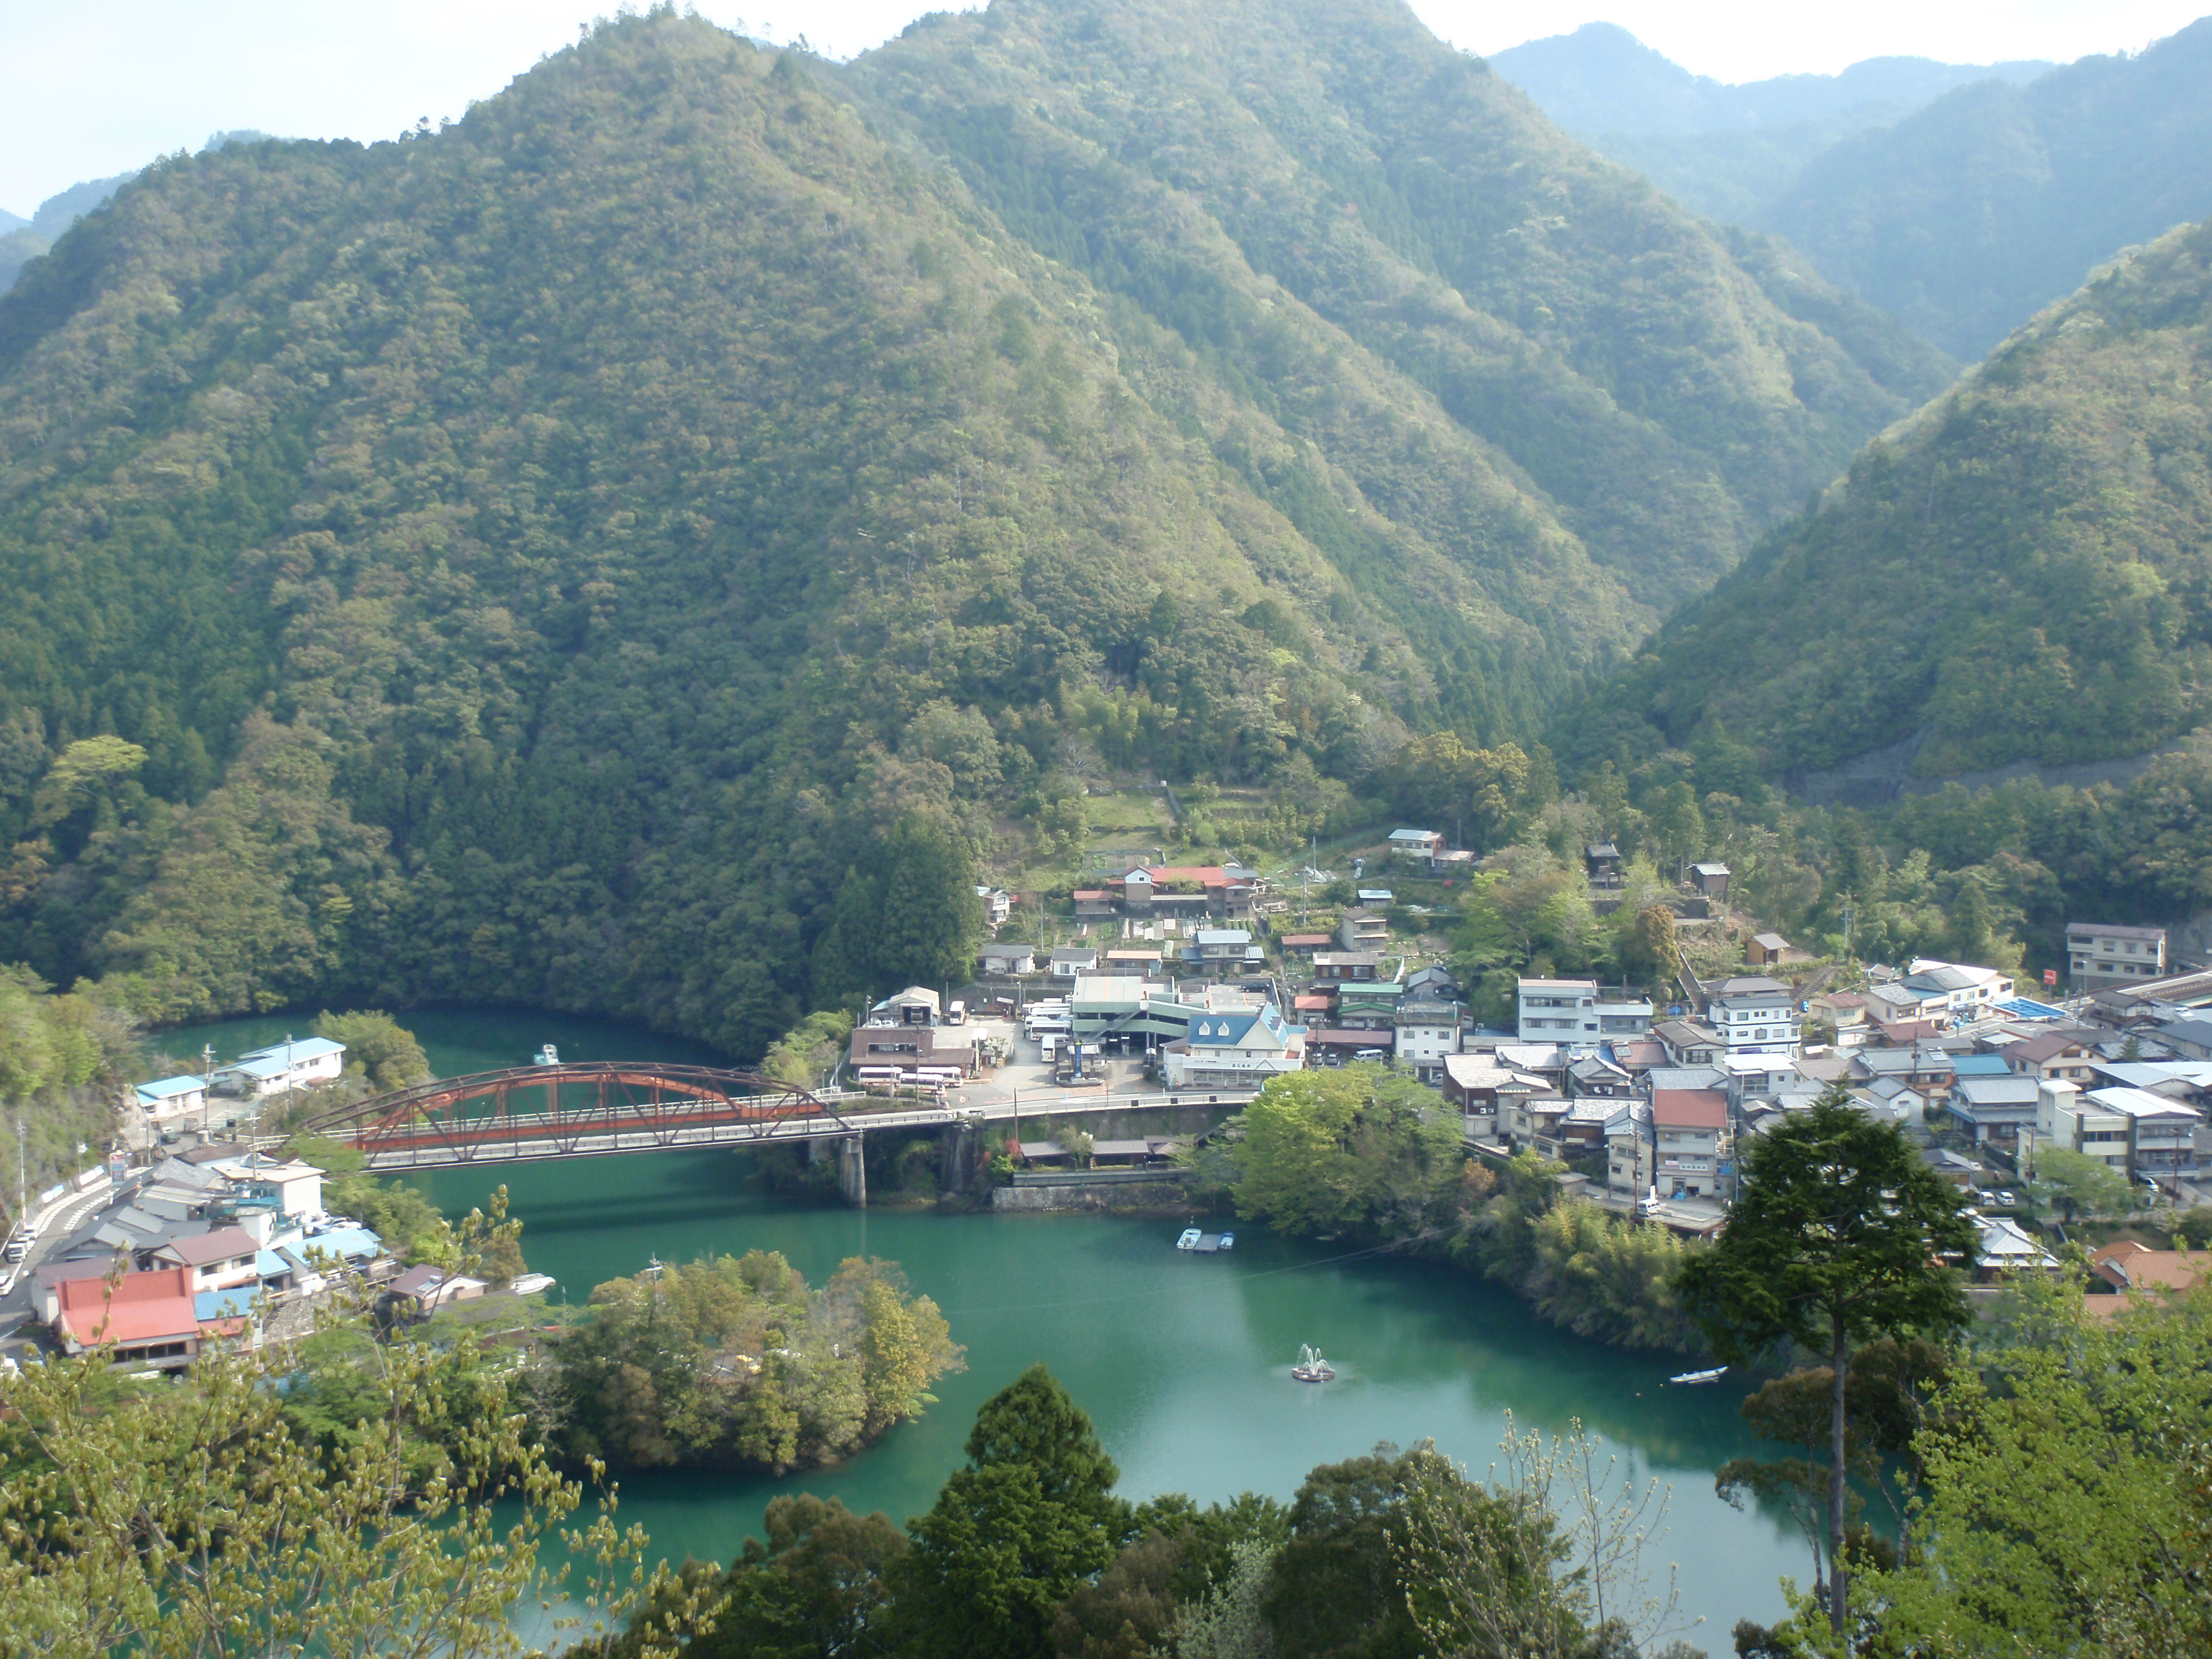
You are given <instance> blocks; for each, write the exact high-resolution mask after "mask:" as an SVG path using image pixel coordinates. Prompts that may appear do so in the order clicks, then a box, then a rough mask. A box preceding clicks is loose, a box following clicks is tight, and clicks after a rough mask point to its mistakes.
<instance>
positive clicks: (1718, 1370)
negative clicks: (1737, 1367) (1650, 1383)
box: [1667, 1365, 1728, 1385]
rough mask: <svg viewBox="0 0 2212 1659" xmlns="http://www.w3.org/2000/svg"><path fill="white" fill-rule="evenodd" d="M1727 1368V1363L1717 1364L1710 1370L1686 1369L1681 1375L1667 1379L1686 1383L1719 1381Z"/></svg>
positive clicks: (1672, 1381)
mask: <svg viewBox="0 0 2212 1659" xmlns="http://www.w3.org/2000/svg"><path fill="white" fill-rule="evenodd" d="M1726 1370H1728V1367H1727V1366H1725V1365H1716V1366H1714V1367H1713V1368H1712V1370H1709V1371H1684V1372H1683V1373H1682V1374H1681V1375H1680V1376H1670V1377H1668V1379H1667V1380H1668V1382H1669V1383H1683V1384H1686V1385H1687V1384H1693V1383H1717V1382H1719V1381H1720V1380H1721V1376H1722V1375H1723V1373H1724V1372H1725V1371H1726Z"/></svg>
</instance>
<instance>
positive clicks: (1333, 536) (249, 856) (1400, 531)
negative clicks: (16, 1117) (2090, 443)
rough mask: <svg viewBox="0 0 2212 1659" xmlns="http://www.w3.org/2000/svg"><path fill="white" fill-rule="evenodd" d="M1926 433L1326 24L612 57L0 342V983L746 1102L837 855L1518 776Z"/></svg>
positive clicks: (1702, 264)
mask: <svg viewBox="0 0 2212 1659" xmlns="http://www.w3.org/2000/svg"><path fill="white" fill-rule="evenodd" d="M1941 374H1942V365H1941V362H1940V360H1938V359H1936V357H1935V356H1934V355H1933V354H1932V353H1930V352H1929V351H1928V350H1927V349H1925V348H1922V347H1919V346H1917V345H1916V344H1915V343H1913V342H1911V340H1910V339H1909V338H1907V337H1905V336H1903V335H1902V334H1901V333H1899V332H1898V331H1894V330H1893V329H1890V328H1887V326H1886V325H1883V324H1882V323H1881V322H1880V321H1878V320H1877V319H1875V318H1874V317H1873V315H1872V314H1871V313H1869V312H1868V311H1867V310H1865V309H1864V308H1863V307H1858V306H1857V305H1856V303H1855V302H1852V301H1848V300H1846V299H1844V298H1843V297H1842V296H1841V295H1838V294H1837V293H1836V292H1835V291H1834V290H1832V289H1827V288H1826V287H1825V286H1824V285H1822V284H1820V283H1819V282H1818V281H1817V280H1816V279H1814V278H1812V277H1810V276H1808V274H1807V273H1805V272H1804V270H1802V267H1797V266H1794V265H1793V264H1791V262H1790V259H1789V258H1788V256H1787V255H1786V253H1785V252H1784V251H1782V250H1779V249H1778V248H1777V247H1775V246H1772V245H1771V244H1766V243H1759V242H1755V241H1752V240H1740V241H1737V242H1733V243H1732V242H1730V241H1728V240H1723V238H1722V237H1721V236H1719V235H1718V234H1717V233H1715V232H1714V231H1713V230H1711V228H1709V227H1706V226H1705V225H1703V224H1701V223H1699V222H1697V221H1695V220H1692V219H1691V218H1690V217H1688V216H1686V215H1685V214H1683V213H1682V212H1681V211H1680V210H1678V209H1676V208H1674V206H1673V205H1672V204H1669V203H1668V202H1667V201H1666V200H1665V199H1664V198H1662V197H1660V196H1659V195H1658V194H1657V193H1656V191H1652V190H1651V189H1650V187H1649V186H1648V185H1644V183H1643V182H1642V181H1640V180H1638V179H1633V178H1632V177H1630V176H1629V175H1627V174H1626V173H1622V172H1621V171H1620V170H1619V169H1617V168H1615V167H1612V166H1610V165H1609V164H1607V163H1605V162H1602V161H1599V160H1597V159H1596V158H1595V157H1593V156H1591V155H1589V154H1588V153H1587V152H1586V151H1583V150H1582V149H1579V148H1577V146H1575V145H1574V144H1572V143H1571V142H1569V141H1567V140H1565V139H1564V138H1563V137H1560V136H1559V134H1558V133H1557V132H1556V131H1553V129H1551V128H1550V127H1549V126H1548V125H1546V124H1545V123H1544V122H1543V121H1542V120H1541V118H1540V117H1538V116H1537V115H1536V113H1535V112H1534V110H1533V109H1532V108H1531V107H1530V106H1528V103H1527V101H1526V100H1524V99H1522V97H1521V96H1520V94H1517V93H1515V92H1513V91H1511V90H1510V88H1506V87H1505V86H1504V84H1503V83H1502V82H1498V80H1497V79H1496V78H1495V77H1494V76H1491V75H1490V74H1489V73H1488V72H1487V70H1485V69H1484V68H1483V67H1482V66H1481V65H1480V64H1476V63H1473V62H1470V61H1468V60H1467V59H1465V58H1462V57H1461V56H1459V55H1458V54H1456V53H1455V52H1450V51H1449V50H1448V49H1446V48H1444V47H1443V46H1440V45H1439V44H1438V43H1437V42H1436V41H1435V40H1433V39H1432V38H1431V37H1430V36H1429V35H1428V34H1427V33H1425V31H1423V30H1421V29H1420V28H1419V25H1418V24H1417V23H1415V22H1414V21H1413V20H1412V18H1411V16H1410V15H1409V14H1407V13H1406V12H1405V11H1403V9H1401V8H1400V7H1398V6H1396V5H1395V4H1386V3H1383V0H1367V3H1363V4H1359V5H1356V6H1352V7H1350V8H1346V7H1344V6H1337V5H1331V6H1324V5H1322V4H1320V3H1318V0H1273V3H1259V0H1243V3H1235V4H1228V5H1223V6H1217V7H1212V8H1209V9H1206V11H1205V12H1204V13H1202V14H1197V15H1194V14H1193V13H1192V12H1191V11H1190V9H1188V8H1184V7H1170V6H1167V5H1164V4H1160V5H1152V4H1146V3H1140V0H1120V3H1109V4H1089V5H1083V6H1077V5H1074V4H1066V5H1059V4H1054V5H1039V4H1010V3H1006V0H1001V3H1000V4H999V5H997V6H995V7H994V9H992V10H991V11H990V12H989V13H987V14H985V15H981V16H975V15H965V16H957V17H944V16H939V17H936V18H933V19H929V20H926V21H924V22H923V23H922V24H921V25H918V26H916V27H915V29H913V30H911V31H909V33H908V37H907V38H906V39H904V40H901V41H899V42H896V43H894V44H893V45H892V46H890V47H887V48H885V49H884V51H882V52H878V53H877V54H873V55H872V56H871V57H869V58H866V59H863V60H861V61H860V63H858V64H854V65H851V66H848V67H847V68H845V69H842V70H833V69H832V68H830V67H829V66H827V65H823V64H818V63H813V64H810V63H808V62H806V61H805V60H803V59H802V58H799V57H796V56H793V55H789V54H775V53H771V52H759V51H756V50H755V49H754V48H753V47H752V46H750V45H748V44H746V43H744V42H742V41H739V40H735V39H733V38H732V37H730V36H728V35H726V34H723V33H720V32H719V31H717V30H715V29H714V28H712V27H709V26H708V25H707V24H705V23H703V22H701V21H696V20H692V19H684V18H679V17H677V16H675V15H672V14H671V12H669V11H666V10H663V11H660V12H656V13H655V14H653V15H650V16H646V17H632V18H627V19H623V20H619V21H616V22H614V23H612V24H609V25H607V26H605V27H601V28H599V29H598V30H597V31H596V32H594V33H592V35H591V36H590V37H589V38H588V39H586V40H585V41H584V42H582V43H581V44H580V45H579V46H577V47H575V48H574V49H572V50H570V51H568V52H562V53H561V54H558V55H556V57H554V58H550V59H548V60H546V61H545V62H544V63H542V64H540V65H539V66H538V68H537V69H535V70H532V72H531V73H530V74H529V75H527V76H524V77H522V78H521V79H520V81H518V82H516V83H515V84H514V86H513V87H512V88H510V89H509V90H508V91H507V92H506V93H505V94H501V96H500V97H498V98H495V99H493V100H489V101H488V102H486V103H483V104H481V105H479V106H476V107H474V108H473V109H472V110H471V112H470V113H469V115H468V117H467V118H465V120H463V121H462V122H460V123H459V124H457V125H453V126H452V127H451V128H449V129H447V130H446V131H441V132H440V133H438V134H436V135H428V134H426V135H425V136H423V137H420V138H418V139H414V140H410V141H407V142H402V143H387V144H380V145H377V146H374V147H373V148H369V149H362V148H361V147H359V146H356V145H353V144H348V143H333V144H313V143H293V144H279V143H256V144H248V145H232V146H228V147H224V148H220V149H214V150H211V151H210V152H206V153H203V154H202V155H197V156H193V157H189V158H184V157H179V158H173V159H171V160H168V161H163V162H161V163H160V164H158V165H157V166H156V167H154V168H152V169H149V172H147V173H144V174H143V175H141V176H140V177H138V178H137V179H135V180H133V181H132V182H131V184H129V185H125V187H124V188H123V189H122V190H120V191H118V192H117V194H116V195H115V197H113V199H112V201H111V202H110V203H109V204H108V205H107V206H106V209H105V210H102V211H100V212H99V213H97V214H94V215H92V216H89V217H88V218H86V219H85V220H83V221H82V222H80V223H79V224H78V225H77V226H76V228H73V229H72V230H71V231H70V233H69V234H66V235H64V237H63V238H62V239H61V240H59V241H58V243H57V244H56V246H55V247H54V249H53V251H52V253H51V254H50V255H49V256H48V257H46V258H43V259H40V260H38V261H36V262H34V263H33V264H31V265H30V266H29V267H27V270H25V272H24V275H23V277H22V279H21V283H19V284H18V286H17V287H16V289H15V290H14V291H13V292H12V293H10V294H9V295H7V296H6V297H5V298H4V299H0V847H12V848H13V851H12V852H11V853H10V854H8V855H7V862H6V864H5V866H4V879H0V960H13V959H21V960H25V961H27V962H29V963H32V964H33V966H34V967H36V968H37V969H38V970H39V971H40V972H41V973H42V974H44V975H46V977H47V978H49V979H51V980H53V981H57V982H60V983H64V984H66V983H70V982H73V981H75V980H76V978H77V977H78V976H79V975H97V976H106V977H107V978H108V979H109V980H110V981H112V984H113V985H114V986H115V987H119V988H120V989H121V990H122V992H123V993H124V994H126V995H127V996H128V997H129V998H130V1000H131V1001H132V1003H133V1004H134V1006H137V1007H138V1008H140V1009H141V1010H142V1011H143V1012H146V1013H148V1014H149V1015H151V1016H153V1017H155V1018H179V1017H183V1016H186V1015H191V1014H200V1013H210V1012H220V1011H226V1010H231V1009H238V1008H245V1007H252V1006H283V1005H284V1004H286V1003H289V1002H291V1001H294V1000H301V999H305V998H308V997H311V996H317V995H325V994H331V993H332V992H333V991H335V990H338V989H343V990H344V991H347V992H357V993H360V994H362V995H364V996H367V997H374V998H376V999H380V1000H391V1001H399V1002H404V1001H406V1000H414V999H422V998H446V999H454V1000H477V1001H502V1002H511V1003H518V1004H526V1005H535V1006H555V1007H568V1008H577V1009H597V1010H604V1011H608V1012H623V1013H629V1014H635V1015H639V1016H642V1017H644V1018H649V1019H652V1020H654V1021H657V1022H659V1023H661V1024H666V1025H671V1026H677V1027H681V1028H683V1029H685V1030H690V1031H693V1032H696V1033H698V1034H700V1035H702V1036H707V1037H708V1038H710V1039H712V1040H714V1041H717V1042H721V1043H723V1044H725V1045H726V1046H727V1047H728V1048H731V1049H732V1050H733V1051H735V1052H737V1053H739V1054H755V1053H757V1052H759V1050H760V1048H762V1047H763V1045H764V1044H765V1043H766V1042H767V1041H768V1040H769V1038H771V1037H772V1036H775V1034H776V1033H778V1032H779V1031H781V1030H783V1029H784V1028H785V1027H786V1026H787V1025H788V1024H791V1022H792V1019H793V1015H794V1014H795V1013H796V1012H799V1011H800V1010H801V1009H802V1008H803V1007H804V1006H805V1001H804V1000H805V997H806V996H807V995H808V994H810V990H811V986H810V955H811V952H812V951H813V950H814V947H815V945H816V943H817V934H818V933H820V931H821V929H822V928H823V926H824V924H825V922H826V921H827V919H828V917H829V914H830V911H831V908H832V906H831V901H832V898H833V896H836V895H837V894H838V893H839V892H840V891H841V890H842V891H843V892H844V893H845V894H846V896H847V897H848V901H849V900H850V899H851V898H852V896H853V895H854V893H855V892H857V891H860V890H858V889H855V888H854V886H853V885H852V884H850V883H849V882H848V881H847V880H846V872H847V871H848V867H850V866H853V865H854V864H855V863H860V864H866V863H868V862H869V861H870V860H871V857H872V852H871V849H872V848H877V847H878V846H879V845H880V844H881V842H882V838H883V837H884V836H887V835H889V834H890V833H891V832H892V830H893V829H895V828H896V827H897V826H900V825H902V824H903V825H911V824H912V823H916V822H918V821H922V820H927V821H931V822H935V823H945V824H949V825H953V826H957V827H958V828H959V829H962V830H963V831H964V832H965V834H966V835H967V836H969V839H970V841H971V842H974V843H977V844H981V845H986V846H987V845H988V844H989V843H990V842H991V839H992V837H993V836H994V833H1000V832H999V831H994V820H996V821H998V822H999V823H1004V822H1005V821H1006V819H1007V818H1009V817H1018V816H1019V815H1020V814H1022V813H1023V812H1025V811H1028V812H1036V811H1042V810H1043V808H1042V807H1041V806H1040V805H1039V803H1040V802H1048V801H1049V800H1050V799H1054V798H1055V796H1054V792H1055V791H1065V790H1066V788H1068V787H1070V786H1069V784H1068V781H1067V780H1066V777H1065V776H1064V775H1062V769H1063V768H1065V767H1068V766H1071V765H1079V763H1081V761H1082V757H1084V756H1085V755H1086V754H1088V755H1090V756H1091V757H1094V759H1095V757H1097V755H1098V754H1099V753H1100V752H1101V751H1103V753H1104V754H1105V755H1106V757H1108V758H1109V759H1110V760H1113V761H1115V762H1117V763H1124V764H1131V765H1133V764H1139V763H1142V764H1145V765H1146V766H1148V767H1150V768H1153V769H1158V771H1160V772H1163V773H1164V774H1166V775H1170V776H1192V775H1216V776H1220V777H1225V778H1246V779H1265V780H1269V781H1276V782H1279V783H1280V784H1281V785H1282V786H1283V787H1285V789H1286V790H1288V791H1291V792H1292V793H1295V792H1297V791H1299V790H1309V791H1310V789H1311V788H1313V787H1316V784H1317V783H1318V781H1319V780H1321V779H1322V778H1323V777H1324V776H1333V777H1335V778H1338V779H1358V778H1362V777H1364V776H1365V775H1368V774H1369V773H1370V772H1371V771H1373V770H1374V769H1375V768H1376V766H1377V765H1378V764H1379V763H1381V762H1382V761H1383V759H1385V758H1387V757H1388V756H1389V754H1390V753H1391V752H1392V750H1394V749H1395V747H1396V746H1397V745H1398V744H1401V743H1402V742H1403V741H1404V739H1405V738H1406V737H1407V734H1408V733H1409V732H1417V731H1426V730H1433V729H1435V728H1437V727H1438V726H1445V725H1450V726H1457V727H1458V728H1460V729H1461V730H1462V731H1465V732H1468V733H1469V734H1470V735H1471V736H1476V737H1480V738H1491V737H1493V736H1505V735H1511V734H1513V733H1516V732H1521V733H1525V732H1528V731H1529V730H1532V729H1534V727H1535V726H1536V725H1537V724H1538V723H1539V722H1540V721H1541V720H1542V719H1543V718H1544V717H1545V715H1546V714H1547V712H1548V711H1549V710H1550V709H1551V708H1553V707H1554V706H1556V704H1557V703H1558V702H1559V700H1560V699H1561V698H1562V697H1563V696H1566V695H1567V694H1568V693H1570V692H1571V690H1572V689H1573V688H1574V687H1575V685H1576V684H1577V681H1578V678H1580V677H1584V676H1595V675H1596V674H1597V673H1599V672H1601V671H1603V670H1604V669H1605V668H1606V667H1607V665H1608V664H1609V663H1610V662H1612V661H1613V660H1614V659H1617V658H1618V656H1619V655H1620V653H1622V652H1623V651H1624V650H1625V649H1626V648H1627V647H1630V646H1632V643H1633V641H1635V640H1636V639H1637V638H1638V637H1640V636H1641V635H1644V633H1645V632H1646V631H1647V630H1648V629H1649V628H1650V625H1651V623H1653V621H1654V620H1655V619H1656V616H1657V615H1658V613H1659V611H1660V609H1661V607H1662V606H1664V605H1667V604H1668V603H1669V602H1670V601H1671V600H1672V599H1674V598H1676V597H1678V596H1679V595H1680V594H1681V593H1683V592H1688V591H1692V590H1693V589H1694V588H1696V587H1698V586H1701V585H1702V584H1704V583H1705V582H1706V581H1707V580H1710V579H1711V576H1712V575H1714V574H1717V571H1718V570H1719V569H1720V568H1723V567H1724V566H1725V564H1726V563H1727V562H1729V560H1730V559H1731V558H1732V557H1733V556H1734V555H1735V551H1736V550H1738V549H1739V548H1741V546H1743V545H1744V544H1747V542H1748V541H1749V540H1750V539H1751V538H1753V535H1754V534H1755V532H1757V530H1758V529H1759V526H1761V525H1762V524H1764V523H1765V522H1767V521H1769V520H1772V519H1773V518H1774V517H1775V516H1776V515H1777V514H1778V513H1779V512H1781V511H1782V510H1784V508H1786V507H1788V506H1789V505H1790V504H1792V503H1794V502H1796V501H1802V498H1803V495H1804V492H1805V491H1806V489H1808V487H1811V486H1814V485H1817V484H1819V483H1822V482H1823V481H1825V480H1826V478H1827V477H1831V476H1832V473H1833V471H1834V470H1835V469H1836V468H1837V467H1838V465H1840V464H1841V461H1842V460H1843V459H1844V458H1845V457H1846V456H1847V455H1848V454H1849V453H1850V450H1851V449H1852V448H1853V447H1856V445H1857V443H1858V442H1860V441H1862V440H1863V438H1864V437H1865V435H1867V434H1868V433H1869V432H1870V431H1872V430H1873V429H1875V428H1876V427H1877V426H1879V425H1880V424H1881V423H1882V422H1886V421H1888V420H1890V419H1893V418H1894V417H1895V416H1897V415H1898V414H1899V413H1901V412H1902V411H1903V410H1905V409H1906V408H1907V407H1909V406H1910V405H1911V403H1912V402H1914V401H1916V400H1917V398H1920V397H1921V396H1923V395H1924V394H1925V392H1927V391H1928V390H1929V388H1930V387H1931V386H1933V385H1934V384H1935V383H1936V380H1938V378H1939V377H1940V375H1941ZM896 844H897V845H899V846H911V847H921V848H924V849H925V851H926V850H927V846H928V845H932V844H933V843H929V842H928V841H927V837H926V836H924V837H921V838H920V839H917V838H916V837H915V836H914V835H913V834H911V833H908V834H907V835H906V836H905V837H904V839H902V840H900V841H898V842H896ZM917 856H921V855H920V854H917ZM846 908H848V909H849V908H853V905H852V904H851V903H849V902H848V905H847V906H846ZM848 921H849V925H857V919H848Z"/></svg>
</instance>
